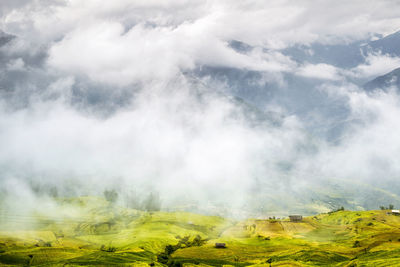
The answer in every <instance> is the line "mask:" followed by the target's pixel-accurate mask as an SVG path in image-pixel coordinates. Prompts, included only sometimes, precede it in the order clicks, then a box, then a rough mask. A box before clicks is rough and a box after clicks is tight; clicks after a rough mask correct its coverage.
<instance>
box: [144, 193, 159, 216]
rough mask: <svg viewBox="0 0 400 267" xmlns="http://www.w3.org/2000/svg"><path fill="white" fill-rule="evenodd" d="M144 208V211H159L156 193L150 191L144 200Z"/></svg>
mask: <svg viewBox="0 0 400 267" xmlns="http://www.w3.org/2000/svg"><path fill="white" fill-rule="evenodd" d="M144 209H145V210H146V211H159V210H160V209H161V200H160V196H159V195H158V194H157V193H153V192H151V193H150V194H149V196H148V197H147V198H146V200H145V201H144Z"/></svg>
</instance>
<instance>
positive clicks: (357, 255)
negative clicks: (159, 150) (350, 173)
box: [0, 197, 400, 267]
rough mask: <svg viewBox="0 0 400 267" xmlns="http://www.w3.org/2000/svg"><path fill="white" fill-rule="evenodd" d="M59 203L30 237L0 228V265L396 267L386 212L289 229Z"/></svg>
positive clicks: (395, 234) (398, 234)
mask: <svg viewBox="0 0 400 267" xmlns="http://www.w3.org/2000/svg"><path fill="white" fill-rule="evenodd" d="M59 203H60V209H61V211H60V214H62V216H61V215H60V214H58V215H52V216H47V217H46V215H44V214H33V215H29V221H30V222H33V223H31V228H30V229H29V227H28V224H27V223H25V224H24V227H23V229H22V228H21V229H18V225H14V227H12V228H4V227H2V228H1V229H2V230H1V231H0V265H4V266H165V265H169V266H180V265H183V266H187V267H190V266H203V267H205V266H223V265H231V266H269V263H268V261H271V262H272V266H388V265H390V266H400V264H399V262H400V217H398V216H393V215H388V214H386V211H337V212H332V213H324V214H319V215H316V216H310V217H306V218H304V220H303V222H300V223H293V222H290V221H288V220H255V219H248V220H244V221H233V220H230V219H225V218H221V217H217V216H204V215H199V214H192V213H187V212H151V213H149V212H143V211H138V210H132V209H125V208H122V207H117V206H113V205H111V204H110V203H108V202H106V201H105V200H103V199H100V198H92V197H82V198H77V199H64V200H63V199H60V200H59ZM63 209H64V210H63ZM62 211H68V212H65V213H62ZM65 214H68V216H67V215H65ZM27 218H28V217H27ZM36 221H40V223H36ZM9 224H12V222H11V221H10V222H9ZM196 239H197V240H199V239H200V240H201V242H200V243H199V242H194V241H196ZM216 242H224V243H226V244H227V248H224V249H218V248H215V246H214V244H215V243H216ZM161 255H163V256H161ZM162 259H163V260H162Z"/></svg>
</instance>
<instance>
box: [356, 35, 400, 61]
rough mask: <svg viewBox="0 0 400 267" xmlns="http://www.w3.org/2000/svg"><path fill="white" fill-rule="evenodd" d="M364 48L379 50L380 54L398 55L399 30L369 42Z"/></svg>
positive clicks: (399, 44)
mask: <svg viewBox="0 0 400 267" xmlns="http://www.w3.org/2000/svg"><path fill="white" fill-rule="evenodd" d="M364 48H369V49H372V50H374V51H381V52H382V54H390V55H392V56H400V31H398V32H395V33H392V34H390V35H388V36H385V37H383V38H380V39H378V40H374V41H371V42H369V43H368V44H367V45H366V46H364Z"/></svg>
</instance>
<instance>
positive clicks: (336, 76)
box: [296, 63, 342, 81]
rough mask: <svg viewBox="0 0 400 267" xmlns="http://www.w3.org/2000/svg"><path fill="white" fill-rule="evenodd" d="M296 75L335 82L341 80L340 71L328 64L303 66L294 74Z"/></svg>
mask: <svg viewBox="0 0 400 267" xmlns="http://www.w3.org/2000/svg"><path fill="white" fill-rule="evenodd" d="M296 74H297V75H299V76H303V77H307V78H316V79H322V80H331V81H336V80H340V79H342V77H341V75H340V70H339V69H338V68H336V67H334V66H332V65H328V64H323V63H321V64H305V65H304V66H302V67H300V68H299V69H298V71H297V72H296Z"/></svg>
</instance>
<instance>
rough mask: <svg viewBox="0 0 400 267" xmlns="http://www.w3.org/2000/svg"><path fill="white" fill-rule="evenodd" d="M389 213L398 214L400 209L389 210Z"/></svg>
mask: <svg viewBox="0 0 400 267" xmlns="http://www.w3.org/2000/svg"><path fill="white" fill-rule="evenodd" d="M390 213H391V214H393V215H400V210H391V212H390Z"/></svg>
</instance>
